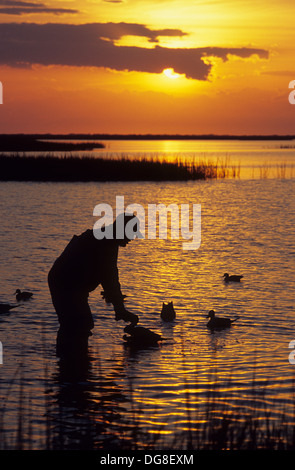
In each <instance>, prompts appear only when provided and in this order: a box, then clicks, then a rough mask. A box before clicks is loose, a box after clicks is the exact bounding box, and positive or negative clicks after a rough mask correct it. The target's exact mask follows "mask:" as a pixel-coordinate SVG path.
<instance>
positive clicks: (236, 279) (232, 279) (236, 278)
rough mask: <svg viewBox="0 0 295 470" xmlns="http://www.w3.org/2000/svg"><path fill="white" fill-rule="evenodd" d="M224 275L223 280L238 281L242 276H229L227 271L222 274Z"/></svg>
mask: <svg viewBox="0 0 295 470" xmlns="http://www.w3.org/2000/svg"><path fill="white" fill-rule="evenodd" d="M223 277H224V281H225V282H240V280H241V279H242V278H243V277H244V276H236V275H234V274H232V275H231V276H230V275H229V274H228V273H225V274H224V275H223Z"/></svg>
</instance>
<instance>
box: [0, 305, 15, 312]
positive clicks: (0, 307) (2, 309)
mask: <svg viewBox="0 0 295 470" xmlns="http://www.w3.org/2000/svg"><path fill="white" fill-rule="evenodd" d="M16 307H18V305H10V304H0V313H7V312H9V310H11V309H12V308H16Z"/></svg>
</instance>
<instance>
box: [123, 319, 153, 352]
mask: <svg viewBox="0 0 295 470" xmlns="http://www.w3.org/2000/svg"><path fill="white" fill-rule="evenodd" d="M124 331H125V333H128V334H129V335H130V336H127V335H124V336H123V339H124V341H126V343H127V344H129V345H130V346H135V347H137V348H144V347H147V346H155V345H157V343H158V341H161V339H162V337H161V336H160V335H158V334H157V333H154V332H153V331H151V330H149V329H148V328H144V327H143V326H135V325H134V324H132V323H131V324H130V325H127V326H125V328H124Z"/></svg>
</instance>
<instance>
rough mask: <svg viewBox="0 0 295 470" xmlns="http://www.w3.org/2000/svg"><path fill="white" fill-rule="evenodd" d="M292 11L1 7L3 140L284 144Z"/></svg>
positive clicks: (187, 4)
mask: <svg viewBox="0 0 295 470" xmlns="http://www.w3.org/2000/svg"><path fill="white" fill-rule="evenodd" d="M292 6H293V5H292V3H291V1H287V0H283V1H280V2H278V1H274V0H271V1H268V2H266V1H263V2H260V3H259V6H257V4H256V3H255V2H253V1H249V2H247V3H246V4H245V2H241V1H235V2H234V1H233V0H229V1H227V2H225V1H214V2H213V1H211V2H210V1H209V2H206V3H205V2H202V1H199V2H191V1H184V2H180V1H179V0H173V1H169V2H168V1H167V0H162V1H160V2H159V1H154V0H153V1H149V2H146V1H145V0H143V1H139V0H125V1H117V2H114V1H106V0H102V1H100V2H92V1H85V2H82V1H78V0H77V1H75V0H68V1H66V2H65V1H63V2H62V1H58V0H56V1H54V0H48V1H46V3H42V4H41V2H38V1H36V2H30V3H28V2H22V1H20V2H14V3H11V4H9V2H0V22H1V24H0V37H1V43H2V44H1V46H0V47H1V54H0V60H1V64H0V81H1V82H2V84H3V101H4V103H3V105H1V108H0V120H1V121H0V122H1V129H2V132H4V133H5V132H6V133H15V132H24V133H29V132H31V133H35V132H36V133H37V132H39V133H42V132H59V133H67V132H84V133H94V132H95V133H122V134H124V133H125V134H126V133H127V134H128V133H157V134H161V133H165V134H175V133H177V134H204V133H215V134H288V133H294V130H293V119H294V112H295V109H294V108H295V107H292V106H291V105H290V103H289V102H288V84H289V82H290V81H291V80H293V79H295V68H294V67H293V66H292V64H293V56H294V54H293V49H294V46H293V41H292V39H294V31H293V25H292V18H293V15H292V14H291V13H292V10H293V9H292ZM27 38H28V39H27ZM293 68H294V70H292V69H293Z"/></svg>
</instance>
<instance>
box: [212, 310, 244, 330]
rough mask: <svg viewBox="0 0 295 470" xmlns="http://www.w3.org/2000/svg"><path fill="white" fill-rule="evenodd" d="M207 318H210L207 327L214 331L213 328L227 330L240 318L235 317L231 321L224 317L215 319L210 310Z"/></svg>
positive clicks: (213, 313)
mask: <svg viewBox="0 0 295 470" xmlns="http://www.w3.org/2000/svg"><path fill="white" fill-rule="evenodd" d="M207 318H210V320H209V321H208V323H207V327H208V328H210V329H215V328H229V327H230V326H231V324H232V323H233V322H235V321H236V320H238V318H240V317H238V316H237V317H236V318H234V319H233V320H231V319H230V318H225V317H216V316H215V311H214V310H210V311H209V313H208V315H207Z"/></svg>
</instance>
